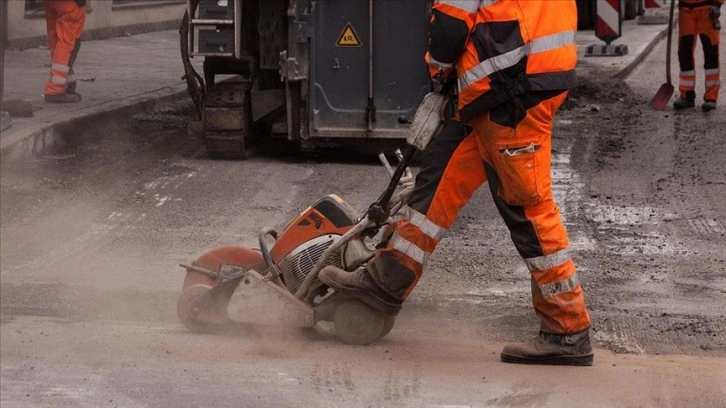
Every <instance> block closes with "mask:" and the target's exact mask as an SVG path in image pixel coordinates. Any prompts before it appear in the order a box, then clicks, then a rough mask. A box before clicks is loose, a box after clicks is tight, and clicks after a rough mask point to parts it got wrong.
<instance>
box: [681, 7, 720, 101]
mask: <svg viewBox="0 0 726 408" xmlns="http://www.w3.org/2000/svg"><path fill="white" fill-rule="evenodd" d="M721 5H723V0H679V1H678V62H679V64H680V68H681V73H680V77H679V84H678V91H679V92H680V98H679V99H678V100H677V101H675V102H674V103H673V107H674V108H676V109H684V108H692V107H694V106H696V69H695V67H696V64H695V60H694V57H693V52H694V51H695V50H696V36H697V35H698V36H699V37H700V38H701V45H702V46H703V68H704V70H705V74H706V92H705V93H704V94H703V105H701V109H703V111H704V112H707V111H710V110H713V109H716V100H717V99H718V91H719V88H720V84H721V82H720V78H719V69H720V68H719V63H718V44H719V42H720V35H719V30H720V28H721V23H720V21H719V18H720V17H721Z"/></svg>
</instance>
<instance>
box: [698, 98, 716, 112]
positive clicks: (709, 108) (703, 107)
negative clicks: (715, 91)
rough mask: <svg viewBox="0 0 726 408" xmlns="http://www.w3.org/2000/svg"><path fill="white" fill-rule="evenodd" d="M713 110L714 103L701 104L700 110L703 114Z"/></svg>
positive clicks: (714, 107)
mask: <svg viewBox="0 0 726 408" xmlns="http://www.w3.org/2000/svg"><path fill="white" fill-rule="evenodd" d="M714 109H716V101H712V100H706V101H704V102H703V105H701V110H702V111H704V112H708V111H712V110H714Z"/></svg>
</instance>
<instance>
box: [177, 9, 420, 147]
mask: <svg viewBox="0 0 726 408" xmlns="http://www.w3.org/2000/svg"><path fill="white" fill-rule="evenodd" d="M430 9H431V0H396V1H389V0H188V10H187V12H186V14H185V16H184V18H183V20H182V25H181V27H180V37H181V38H180V44H181V53H182V61H183V63H184V69H185V79H186V82H187V86H188V90H189V94H190V95H191V97H192V99H193V101H194V104H195V106H196V109H197V113H198V118H197V120H195V121H192V122H191V123H189V126H188V129H189V132H190V134H192V135H195V136H199V137H201V138H203V139H204V141H205V145H206V147H207V150H208V152H209V154H210V155H212V156H216V157H226V158H244V157H246V156H247V155H248V152H249V150H250V147H251V146H253V144H254V143H255V141H257V140H259V139H260V138H277V139H280V140H285V141H286V142H287V143H289V145H290V146H293V147H315V146H319V145H327V146H348V147H351V146H352V147H354V148H355V147H356V146H359V147H360V148H365V147H366V146H369V145H371V144H372V143H371V141H381V140H387V141H394V142H397V141H403V140H405V139H406V136H407V131H408V124H406V123H401V121H400V120H399V118H400V117H402V116H403V117H411V116H412V115H413V113H414V112H415V110H416V108H417V106H418V105H419V103H420V102H421V101H422V99H423V97H424V95H426V93H427V92H428V91H429V88H430V84H429V76H428V73H427V72H426V64H425V63H424V62H423V56H424V53H425V51H426V38H427V28H428V27H427V24H428V18H429V13H430ZM192 58H202V59H203V64H202V65H203V70H202V71H203V72H201V73H199V72H197V71H196V70H195V69H194V66H193V65H192V63H191V59H192ZM401 145H403V143H401ZM376 150H378V149H376Z"/></svg>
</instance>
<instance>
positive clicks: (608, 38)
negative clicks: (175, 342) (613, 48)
mask: <svg viewBox="0 0 726 408" xmlns="http://www.w3.org/2000/svg"><path fill="white" fill-rule="evenodd" d="M622 28H623V18H622V14H621V13H620V0H597V21H596V22H595V36H596V37H597V38H599V39H601V40H603V41H605V43H606V44H608V45H610V43H611V42H612V41H613V40H616V39H618V38H620V33H621V30H622Z"/></svg>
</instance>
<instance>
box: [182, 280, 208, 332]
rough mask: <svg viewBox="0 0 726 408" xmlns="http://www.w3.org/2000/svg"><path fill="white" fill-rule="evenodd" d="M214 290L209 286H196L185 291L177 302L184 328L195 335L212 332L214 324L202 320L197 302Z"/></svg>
mask: <svg viewBox="0 0 726 408" xmlns="http://www.w3.org/2000/svg"><path fill="white" fill-rule="evenodd" d="M211 289H212V287H211V286H209V285H204V284H196V285H192V286H189V287H188V288H186V289H184V290H183V291H182V293H181V294H180V295H179V299H178V300H177V302H176V314H177V316H178V317H179V320H180V321H181V322H182V324H183V325H184V327H186V328H187V329H189V330H190V331H193V332H195V333H205V332H209V331H211V330H212V328H213V327H214V324H213V323H209V322H205V321H202V320H200V318H201V315H202V313H201V310H200V309H199V306H197V301H198V300H199V299H200V298H201V297H202V296H204V295H205V294H206V293H207V292H209V291H210V290H211Z"/></svg>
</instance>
